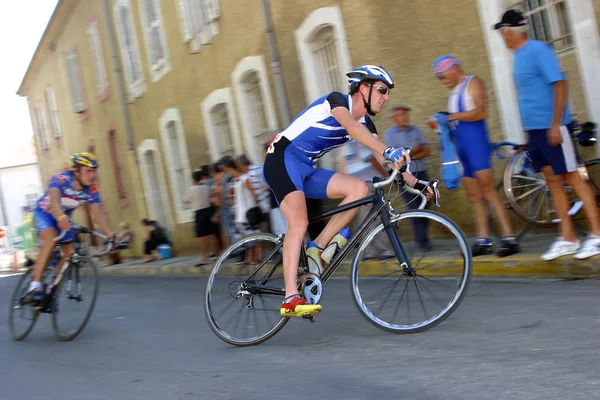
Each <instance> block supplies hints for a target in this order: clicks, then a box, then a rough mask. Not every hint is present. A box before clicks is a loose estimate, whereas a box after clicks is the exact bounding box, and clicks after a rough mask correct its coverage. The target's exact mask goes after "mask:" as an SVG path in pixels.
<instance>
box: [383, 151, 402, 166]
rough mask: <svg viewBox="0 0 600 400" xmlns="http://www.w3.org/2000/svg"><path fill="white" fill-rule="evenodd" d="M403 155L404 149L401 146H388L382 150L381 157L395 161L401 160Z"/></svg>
mask: <svg viewBox="0 0 600 400" xmlns="http://www.w3.org/2000/svg"><path fill="white" fill-rule="evenodd" d="M403 156H404V149H403V148H402V147H388V148H387V149H385V151H384V152H383V158H385V159H386V160H387V161H391V162H393V163H396V161H398V160H401V159H402V157H403Z"/></svg>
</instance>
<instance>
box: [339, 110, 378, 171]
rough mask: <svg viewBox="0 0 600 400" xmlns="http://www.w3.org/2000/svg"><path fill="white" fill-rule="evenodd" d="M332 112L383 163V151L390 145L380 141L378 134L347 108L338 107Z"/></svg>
mask: <svg viewBox="0 0 600 400" xmlns="http://www.w3.org/2000/svg"><path fill="white" fill-rule="evenodd" d="M331 114H332V115H333V117H334V118H335V119H336V121H337V122H339V123H340V124H341V125H342V126H343V127H344V129H345V130H346V132H348V134H349V135H350V136H351V137H352V139H354V140H356V141H357V142H358V143H360V144H362V145H363V146H366V147H368V148H369V149H370V150H371V151H372V152H373V154H374V155H375V157H377V161H381V162H382V163H383V152H384V151H385V149H387V148H388V146H386V145H385V144H384V143H382V142H380V141H379V139H377V136H376V135H374V134H372V133H371V132H369V129H368V128H367V127H365V126H364V125H363V124H361V123H360V122H358V121H357V120H355V119H354V117H352V114H350V111H348V109H347V108H345V107H336V108H334V109H333V110H331Z"/></svg>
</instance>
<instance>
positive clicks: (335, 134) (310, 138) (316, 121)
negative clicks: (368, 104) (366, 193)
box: [263, 92, 377, 203]
mask: <svg viewBox="0 0 600 400" xmlns="http://www.w3.org/2000/svg"><path fill="white" fill-rule="evenodd" d="M336 107H345V108H346V109H348V110H351V109H352V98H351V97H350V96H349V95H344V94H342V93H339V92H332V93H330V94H328V95H327V96H323V97H321V98H319V99H317V100H316V101H314V102H313V103H312V104H311V105H309V106H308V107H307V108H306V109H305V110H304V111H302V113H301V114H300V115H298V116H297V117H296V119H295V120H294V121H293V122H292V123H291V125H290V126H289V127H288V128H287V129H285V130H284V131H283V132H281V133H280V134H279V135H277V137H276V138H275V140H273V143H271V146H270V147H269V150H268V151H267V157H266V158H265V164H264V169H263V180H264V181H265V182H266V183H267V185H269V187H270V188H271V191H272V192H273V194H274V195H275V199H276V200H277V203H281V201H283V199H284V198H285V196H287V195H288V194H289V193H292V192H294V191H296V190H300V191H302V192H304V195H305V196H306V197H307V198H309V199H326V198H327V185H328V184H329V180H330V179H331V177H332V176H333V175H334V174H335V171H330V170H325V169H320V168H315V164H316V160H317V159H318V158H319V157H321V156H322V155H323V154H325V153H327V152H329V151H331V150H333V149H335V148H336V147H339V146H342V145H344V144H345V143H347V142H349V141H351V140H352V138H351V137H350V135H348V132H346V129H344V127H342V125H341V124H340V123H339V122H338V121H337V120H336V119H335V118H334V117H333V115H332V114H331V111H332V110H333V109H334V108H336ZM358 122H360V123H361V124H363V125H365V126H366V127H367V128H368V129H369V131H370V132H372V133H374V134H377V130H376V129H375V124H373V121H371V119H370V118H369V117H367V116H364V117H362V118H360V119H359V120H358Z"/></svg>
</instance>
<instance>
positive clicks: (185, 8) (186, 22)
mask: <svg viewBox="0 0 600 400" xmlns="http://www.w3.org/2000/svg"><path fill="white" fill-rule="evenodd" d="M177 6H178V7H177V9H178V10H179V19H180V20H181V35H182V36H183V41H184V42H186V43H187V42H189V41H190V40H192V39H193V38H194V35H193V33H192V32H193V27H192V25H191V23H190V21H191V20H192V16H191V10H190V8H191V7H190V4H189V0H178V1H177Z"/></svg>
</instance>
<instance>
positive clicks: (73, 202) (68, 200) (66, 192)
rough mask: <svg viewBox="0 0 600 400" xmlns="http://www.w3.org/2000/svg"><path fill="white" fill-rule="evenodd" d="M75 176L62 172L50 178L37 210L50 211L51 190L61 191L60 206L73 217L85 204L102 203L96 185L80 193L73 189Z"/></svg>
mask: <svg viewBox="0 0 600 400" xmlns="http://www.w3.org/2000/svg"><path fill="white" fill-rule="evenodd" d="M73 179H74V178H73V175H72V174H71V173H70V172H61V173H58V174H55V175H52V177H50V183H49V184H48V191H46V193H44V194H42V195H41V196H40V197H39V198H38V201H37V209H38V210H39V211H43V212H45V213H51V211H50V195H49V194H48V192H49V191H50V188H53V187H54V188H57V189H58V190H60V197H61V198H60V206H61V207H62V209H63V211H64V212H65V214H67V215H69V216H70V215H71V214H72V213H73V211H74V210H75V209H77V208H78V207H81V206H82V205H84V204H85V203H88V202H89V203H90V204H95V203H100V192H99V191H98V187H97V186H96V185H92V186H90V187H89V188H87V189H84V190H82V191H80V192H78V191H76V190H75V189H73Z"/></svg>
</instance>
